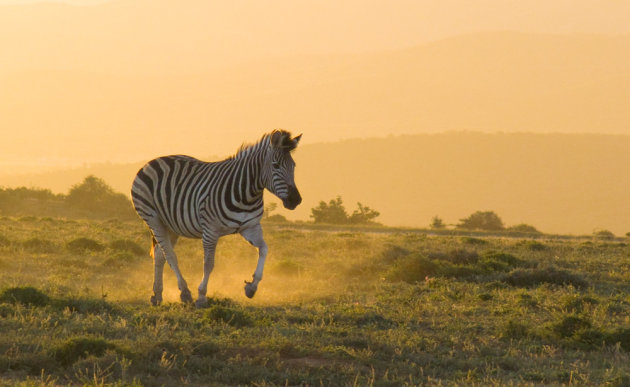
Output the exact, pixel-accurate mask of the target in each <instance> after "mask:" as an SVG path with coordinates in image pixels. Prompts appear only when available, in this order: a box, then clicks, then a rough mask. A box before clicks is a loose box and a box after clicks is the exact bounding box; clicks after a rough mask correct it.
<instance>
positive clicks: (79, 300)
mask: <svg viewBox="0 0 630 387" xmlns="http://www.w3.org/2000/svg"><path fill="white" fill-rule="evenodd" d="M55 306H56V307H57V308H58V309H61V310H63V309H66V308H68V309H69V310H71V311H72V312H78V313H83V314H100V313H110V314H111V313H112V312H114V311H115V308H114V307H113V306H112V305H111V304H110V303H108V302H107V301H105V300H104V299H103V298H85V297H70V298H64V299H61V300H58V301H56V302H55Z"/></svg>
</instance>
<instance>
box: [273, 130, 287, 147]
mask: <svg viewBox="0 0 630 387" xmlns="http://www.w3.org/2000/svg"><path fill="white" fill-rule="evenodd" d="M286 137H287V136H286V135H285V134H284V132H283V131H280V130H274V131H273V133H272V134H271V145H272V146H273V147H275V148H282V147H284V142H285V138H286Z"/></svg>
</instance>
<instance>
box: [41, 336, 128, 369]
mask: <svg viewBox="0 0 630 387" xmlns="http://www.w3.org/2000/svg"><path fill="white" fill-rule="evenodd" d="M115 348H116V346H115V345H114V344H112V343H110V342H108V341H106V340H105V339H101V338H94V337H73V338H70V339H68V340H66V341H64V342H63V343H61V344H59V345H57V346H55V347H53V348H52V350H51V352H52V355H53V357H54V358H55V360H57V361H58V362H60V363H61V364H62V365H64V366H69V365H71V364H73V363H74V362H76V361H77V360H79V359H81V358H85V357H88V356H90V355H93V356H96V357H100V356H103V355H104V354H105V351H106V350H108V349H115Z"/></svg>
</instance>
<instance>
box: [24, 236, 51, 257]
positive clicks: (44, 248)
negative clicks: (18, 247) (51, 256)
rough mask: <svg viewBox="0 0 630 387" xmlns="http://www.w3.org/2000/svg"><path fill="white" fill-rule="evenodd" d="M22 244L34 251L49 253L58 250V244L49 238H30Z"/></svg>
mask: <svg viewBox="0 0 630 387" xmlns="http://www.w3.org/2000/svg"><path fill="white" fill-rule="evenodd" d="M22 246H24V249H26V250H27V251H30V252H32V253H40V254H48V253H54V252H56V251H57V250H58V247H57V245H56V244H55V243H54V242H53V241H51V240H48V239H40V238H30V239H27V240H25V241H24V242H22Z"/></svg>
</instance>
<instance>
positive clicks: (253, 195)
mask: <svg viewBox="0 0 630 387" xmlns="http://www.w3.org/2000/svg"><path fill="white" fill-rule="evenodd" d="M300 138H301V136H297V137H295V138H291V135H290V133H288V132H286V131H283V130H276V131H273V132H272V133H269V134H266V135H264V136H263V137H262V139H261V140H260V141H258V142H257V143H255V144H253V145H249V146H243V147H241V149H240V150H239V151H238V152H237V154H236V155H234V156H233V157H230V158H228V159H226V160H223V161H220V162H213V163H207V162H203V161H200V160H197V159H195V158H192V157H189V156H181V155H178V156H165V157H160V158H157V159H154V160H151V161H150V162H148V163H147V164H146V165H145V166H144V167H143V168H142V169H141V170H140V171H138V174H137V175H136V178H135V180H134V182H133V185H132V189H131V196H132V200H133V203H134V206H135V208H136V211H137V212H138V215H140V217H141V218H142V219H143V220H144V221H145V222H146V223H147V225H148V226H149V228H150V229H151V232H152V233H153V237H154V246H153V251H152V254H153V256H154V260H155V278H154V286H153V290H154V296H153V297H152V302H153V304H159V303H160V302H161V300H162V294H161V293H162V278H161V277H162V268H163V266H164V262H165V261H167V262H169V265H170V266H171V267H172V268H173V270H174V271H175V274H176V275H177V277H178V284H179V288H180V290H181V292H182V293H181V297H182V300H183V301H191V300H192V296H191V295H190V291H189V290H188V287H187V285H186V282H185V281H184V279H183V278H182V277H181V273H179V269H178V268H177V258H176V256H175V253H174V251H173V246H174V244H175V242H176V241H177V238H178V236H184V237H189V238H202V239H203V245H204V251H205V259H204V278H203V280H202V283H201V285H200V287H199V299H198V300H197V303H198V305H203V304H204V303H205V301H206V298H205V295H206V290H207V281H208V278H207V277H208V276H209V274H210V272H211V271H212V267H213V266H214V249H215V247H216V242H217V240H218V238H220V237H221V236H223V235H226V234H232V233H235V232H240V233H241V234H242V235H243V236H244V237H245V238H246V239H247V240H248V241H250V243H252V244H253V245H255V246H256V247H258V248H259V265H258V268H257V270H256V272H255V273H254V281H253V282H252V283H248V285H247V286H246V294H247V295H248V296H249V297H252V296H253V295H254V293H255V291H256V288H257V286H258V282H259V281H260V279H261V278H262V266H264V259H265V256H266V245H265V243H264V240H263V238H262V229H261V228H260V219H261V218H262V213H263V196H262V194H263V190H264V189H265V188H266V189H268V190H269V191H271V192H272V193H274V194H275V195H276V196H278V197H279V198H280V199H281V200H282V201H283V204H284V206H285V207H286V208H289V209H294V208H295V207H296V206H297V205H298V204H300V202H301V200H302V199H301V197H300V194H299V192H298V190H297V188H296V187H295V182H294V168H295V163H294V162H293V159H292V157H291V151H292V150H293V149H295V147H297V145H298V143H299V140H300ZM263 247H264V248H263ZM263 252H264V253H265V254H262V253H263ZM261 261H262V262H261ZM206 272H207V274H206Z"/></svg>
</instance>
